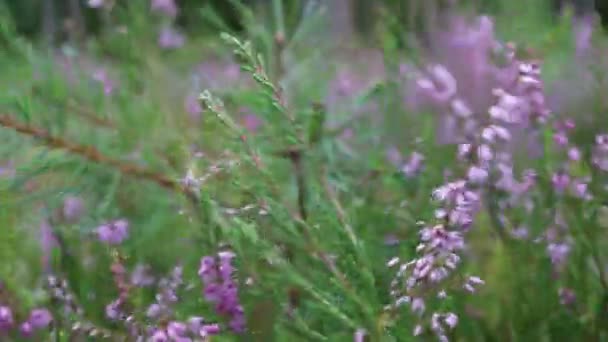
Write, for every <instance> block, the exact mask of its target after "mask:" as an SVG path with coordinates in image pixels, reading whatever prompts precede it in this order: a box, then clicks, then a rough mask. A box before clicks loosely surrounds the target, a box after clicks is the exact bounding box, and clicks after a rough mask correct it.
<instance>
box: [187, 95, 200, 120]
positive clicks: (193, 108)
mask: <svg viewBox="0 0 608 342" xmlns="http://www.w3.org/2000/svg"><path fill="white" fill-rule="evenodd" d="M184 107H185V109H186V112H187V113H188V114H189V115H190V119H192V120H194V121H197V120H199V119H200V117H201V114H202V113H203V108H202V107H201V104H200V102H199V100H198V96H197V95H192V94H191V95H188V96H187V97H186V100H185V104H184Z"/></svg>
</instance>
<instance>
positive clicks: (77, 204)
mask: <svg viewBox="0 0 608 342" xmlns="http://www.w3.org/2000/svg"><path fill="white" fill-rule="evenodd" d="M83 212H84V203H83V202H82V199H81V198H80V197H76V196H67V197H66V198H65V199H64V200H63V210H62V213H63V219H64V220H65V221H66V222H68V223H76V222H77V221H78V220H79V219H80V217H81V216H82V214H83Z"/></svg>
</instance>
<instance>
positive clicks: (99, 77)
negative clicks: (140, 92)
mask: <svg viewBox="0 0 608 342" xmlns="http://www.w3.org/2000/svg"><path fill="white" fill-rule="evenodd" d="M92 77H93V79H94V80H95V81H97V82H99V83H101V85H102V86H103V93H104V94H105V95H110V94H112V92H113V91H114V87H115V86H114V82H113V81H112V80H111V79H110V76H109V75H108V72H107V71H106V70H105V69H104V68H99V69H97V70H95V71H94V72H93V75H92Z"/></svg>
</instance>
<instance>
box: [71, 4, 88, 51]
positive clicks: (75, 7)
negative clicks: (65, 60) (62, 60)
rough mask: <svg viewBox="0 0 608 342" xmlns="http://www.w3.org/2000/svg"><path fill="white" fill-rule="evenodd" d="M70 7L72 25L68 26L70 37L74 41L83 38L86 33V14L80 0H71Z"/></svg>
mask: <svg viewBox="0 0 608 342" xmlns="http://www.w3.org/2000/svg"><path fill="white" fill-rule="evenodd" d="M69 2H70V3H69V9H70V18H69V22H70V27H68V30H69V34H70V39H71V40H72V41H78V40H80V39H82V38H83V36H84V35H85V34H86V32H85V25H84V16H83V15H82V10H81V8H80V1H79V0H69Z"/></svg>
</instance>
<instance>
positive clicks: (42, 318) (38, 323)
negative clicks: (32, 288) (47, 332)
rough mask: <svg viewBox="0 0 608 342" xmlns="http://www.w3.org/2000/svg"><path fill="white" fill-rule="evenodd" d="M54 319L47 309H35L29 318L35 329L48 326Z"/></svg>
mask: <svg viewBox="0 0 608 342" xmlns="http://www.w3.org/2000/svg"><path fill="white" fill-rule="evenodd" d="M52 320H53V316H52V315H51V313H50V312H49V310H47V309H34V310H32V311H31V312H30V316H29V317H28V319H27V321H28V322H29V323H30V324H31V326H32V328H33V329H35V330H38V329H43V328H46V327H47V326H48V325H49V324H50V323H51V321H52Z"/></svg>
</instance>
